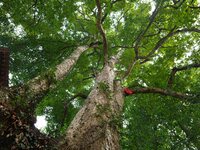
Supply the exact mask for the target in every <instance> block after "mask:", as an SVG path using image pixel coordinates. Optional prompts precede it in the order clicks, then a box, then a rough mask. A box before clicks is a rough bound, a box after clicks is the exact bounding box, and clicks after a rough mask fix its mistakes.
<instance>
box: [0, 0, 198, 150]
mask: <svg viewBox="0 0 200 150" xmlns="http://www.w3.org/2000/svg"><path fill="white" fill-rule="evenodd" d="M101 4H102V6H103V7H102V8H103V10H102V12H103V16H106V17H105V20H103V22H102V25H103V28H104V30H105V33H106V37H107V40H108V47H109V48H108V49H109V52H108V53H109V56H112V55H113V54H116V52H117V51H118V50H119V47H122V48H123V47H124V48H125V52H124V54H123V55H122V57H121V58H120V62H119V63H118V64H117V66H116V70H117V74H118V76H117V78H121V77H123V75H124V74H125V72H126V71H127V70H128V68H129V67H130V65H131V63H132V61H133V59H134V57H135V53H134V45H135V44H136V42H137V40H138V37H140V36H141V35H142V34H143V33H144V32H145V34H144V35H143V36H142V37H141V41H140V43H138V45H137V46H138V49H139V55H140V56H146V55H147V54H149V52H151V50H152V49H153V48H155V45H156V44H157V43H158V41H159V40H160V39H161V38H164V37H165V36H167V35H168V34H169V33H170V31H172V29H175V30H181V29H186V28H189V29H192V28H198V29H199V26H200V21H199V13H200V11H199V9H196V8H192V7H196V6H199V2H197V0H185V1H183V3H182V2H181V1H180V2H178V3H177V4H174V3H173V1H172V0H169V1H165V0H152V1H150V2H147V1H145V0H144V1H139V0H116V1H112V0H102V1H101ZM156 6H159V8H158V13H157V15H156V17H155V19H154V21H153V23H152V24H151V25H150V26H149V28H148V30H147V31H145V30H146V29H147V27H148V25H149V21H150V20H151V19H152V17H150V16H151V14H152V12H153V11H154V9H155V7H156ZM96 14H97V9H96V4H95V1H91V0H48V1H44V0H33V1H27V0H2V1H1V2H0V46H1V47H8V48H9V49H10V55H11V59H10V73H11V74H12V79H11V80H10V83H11V84H12V85H19V84H24V83H26V82H27V81H29V80H30V79H32V78H33V77H35V76H37V75H41V76H42V77H44V78H48V79H49V81H50V82H54V74H53V70H54V68H55V66H56V65H57V64H59V63H60V62H62V61H63V60H64V59H66V58H67V57H68V56H69V55H70V54H71V53H72V52H73V50H74V49H75V47H77V46H78V45H86V44H89V43H91V42H95V41H102V38H101V35H100V34H99V32H98V29H97V26H96ZM199 43H200V34H199V33H198V32H181V33H178V34H175V35H173V36H171V37H169V38H168V39H167V40H166V41H165V42H164V43H163V44H162V45H160V46H159V48H158V49H157V50H156V51H155V53H154V54H152V56H151V57H149V61H147V62H146V63H143V64H141V61H140V60H139V61H137V62H136V64H135V66H134V68H133V70H131V72H130V74H129V76H128V78H126V79H125V80H124V82H123V85H125V86H127V87H133V88H138V87H158V88H163V89H166V88H167V81H168V79H169V75H170V73H171V69H172V68H173V67H181V66H184V65H188V64H192V63H199V62H200V59H199V58H200V51H199ZM102 67H103V46H102V45H101V46H99V47H98V48H90V49H89V50H88V51H86V52H85V53H84V54H83V55H82V56H81V58H80V59H79V60H78V62H77V64H76V65H75V66H74V68H73V69H72V70H71V71H70V73H69V74H68V76H67V77H66V78H65V79H64V80H62V81H60V82H56V83H55V89H53V90H50V91H49V92H48V93H47V95H46V96H45V98H44V99H43V100H42V101H41V103H40V104H38V106H37V109H36V115H45V116H46V119H47V121H48V125H47V128H46V129H45V132H46V133H48V134H50V135H52V136H55V137H56V136H59V135H62V134H63V133H64V131H65V130H66V129H67V127H68V126H69V124H70V122H71V121H72V119H73V118H74V116H75V114H76V113H77V112H78V110H79V109H80V108H81V106H82V105H83V104H84V102H85V101H84V99H83V98H79V97H77V98H75V99H73V100H72V98H73V96H74V95H76V94H77V93H83V94H85V95H88V93H89V92H90V90H91V88H92V87H93V85H94V81H95V79H94V77H95V76H96V75H97V74H98V73H99V72H100V71H101V69H102ZM48 70H50V71H48ZM46 72H47V73H46ZM199 76H200V71H199V68H196V69H190V70H185V71H180V72H177V73H176V76H175V79H174V84H173V87H172V89H173V90H174V91H178V92H183V93H184V92H187V93H191V94H199V95H200V93H199V91H200V81H199ZM99 87H100V89H101V90H102V92H104V93H105V94H106V96H107V97H108V98H109V99H112V96H113V95H112V92H111V91H110V90H109V87H108V85H106V84H104V83H99ZM196 99H197V100H196V101H198V99H199V98H198V97H196ZM16 100H17V103H19V104H20V105H21V103H22V99H21V98H18V99H16ZM23 101H24V100H23ZM25 104H26V103H23V104H22V106H23V105H25ZM97 107H98V109H99V112H100V113H101V112H103V111H109V110H107V108H104V107H103V108H102V107H101V106H97ZM199 110H200V108H199V104H191V103H188V102H182V101H180V100H178V99H174V98H171V97H167V96H159V95H156V94H139V95H137V94H136V95H133V96H131V97H127V98H126V100H125V106H124V112H123V118H122V119H123V121H122V122H121V120H120V119H114V120H113V124H117V123H116V122H118V123H119V124H121V126H120V125H119V128H120V132H121V146H122V149H124V150H126V149H127V150H129V149H133V150H135V149H139V150H140V149H141V150H149V149H161V150H165V149H177V150H179V149H199V148H200V145H199V143H200V140H199V136H200V131H199V122H200V120H199V118H200V113H199Z"/></svg>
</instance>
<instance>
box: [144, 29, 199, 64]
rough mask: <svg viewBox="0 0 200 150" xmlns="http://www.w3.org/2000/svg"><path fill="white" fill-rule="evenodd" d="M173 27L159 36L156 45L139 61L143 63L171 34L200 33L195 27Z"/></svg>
mask: <svg viewBox="0 0 200 150" xmlns="http://www.w3.org/2000/svg"><path fill="white" fill-rule="evenodd" d="M174 30H175V28H173V29H172V30H171V31H170V32H169V33H168V34H167V35H166V36H164V37H163V38H161V39H160V40H159V41H158V42H157V43H156V45H155V46H154V48H153V49H152V50H151V51H150V52H149V53H148V54H147V55H146V56H145V59H144V61H142V62H141V63H145V62H146V61H148V60H149V58H150V57H151V56H152V55H153V54H154V53H155V52H156V51H157V50H158V49H159V48H160V47H161V46H162V45H163V44H164V43H165V42H166V41H167V40H168V39H169V38H170V37H172V36H174V35H176V34H179V33H186V32H196V33H200V29H197V28H190V29H189V28H184V29H179V30H176V31H174Z"/></svg>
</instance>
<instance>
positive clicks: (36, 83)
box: [27, 46, 89, 95]
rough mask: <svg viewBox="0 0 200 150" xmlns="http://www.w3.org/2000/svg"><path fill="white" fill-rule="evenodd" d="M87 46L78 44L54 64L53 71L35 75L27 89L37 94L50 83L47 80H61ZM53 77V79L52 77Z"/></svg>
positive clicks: (48, 86)
mask: <svg viewBox="0 0 200 150" xmlns="http://www.w3.org/2000/svg"><path fill="white" fill-rule="evenodd" d="M88 48H89V47H88V46H79V47H77V49H75V50H74V52H73V53H72V54H71V55H70V56H69V57H68V58H67V59H65V60H64V61H63V62H62V63H61V64H59V65H57V66H56V69H55V71H53V72H50V73H49V74H48V73H47V75H46V76H44V77H42V76H37V77H36V78H34V79H32V80H30V81H29V82H28V84H27V85H28V89H29V90H30V91H31V93H32V94H34V95H37V94H39V93H42V92H44V91H46V90H48V89H49V88H50V87H51V86H52V85H51V81H49V80H62V79H63V78H64V77H65V76H66V75H67V74H68V73H69V71H70V70H71V68H72V67H73V66H74V65H75V64H76V62H77V60H78V59H79V57H80V55H81V54H82V53H83V52H84V51H86V50H87V49H88ZM52 78H53V79H52Z"/></svg>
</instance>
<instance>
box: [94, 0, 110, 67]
mask: <svg viewBox="0 0 200 150" xmlns="http://www.w3.org/2000/svg"><path fill="white" fill-rule="evenodd" d="M96 5H97V9H98V12H97V28H98V30H99V32H100V34H101V36H102V39H103V52H104V65H106V64H107V63H108V42H107V38H106V34H105V32H104V29H103V26H102V24H101V21H102V8H101V3H100V0H96Z"/></svg>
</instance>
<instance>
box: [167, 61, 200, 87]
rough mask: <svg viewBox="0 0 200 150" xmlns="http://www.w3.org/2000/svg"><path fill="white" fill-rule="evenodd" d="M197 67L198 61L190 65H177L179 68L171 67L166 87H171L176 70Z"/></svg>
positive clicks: (198, 65) (199, 65)
mask: <svg viewBox="0 0 200 150" xmlns="http://www.w3.org/2000/svg"><path fill="white" fill-rule="evenodd" d="M199 67H200V64H198V63H195V64H191V65H186V66H183V67H179V68H176V67H174V68H173V69H172V71H171V74H170V77H169V80H168V84H167V87H168V88H171V87H172V84H173V82H174V78H175V74H176V73H177V72H178V71H183V70H189V69H192V68H199Z"/></svg>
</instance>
